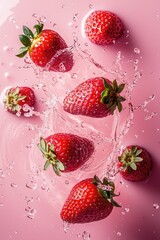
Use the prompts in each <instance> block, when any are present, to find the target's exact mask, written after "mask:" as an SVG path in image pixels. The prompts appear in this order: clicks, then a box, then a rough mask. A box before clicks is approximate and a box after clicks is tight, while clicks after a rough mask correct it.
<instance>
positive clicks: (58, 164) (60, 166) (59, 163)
mask: <svg viewBox="0 0 160 240" xmlns="http://www.w3.org/2000/svg"><path fill="white" fill-rule="evenodd" d="M56 166H57V168H58V169H59V170H60V171H64V170H65V167H64V164H63V163H62V162H61V161H57V162H56Z"/></svg>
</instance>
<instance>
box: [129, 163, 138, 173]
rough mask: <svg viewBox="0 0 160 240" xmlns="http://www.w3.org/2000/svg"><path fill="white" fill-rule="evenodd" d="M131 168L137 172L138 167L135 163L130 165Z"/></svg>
mask: <svg viewBox="0 0 160 240" xmlns="http://www.w3.org/2000/svg"><path fill="white" fill-rule="evenodd" d="M130 167H131V168H132V169H133V170H135V171H136V170H137V165H136V164H135V163H134V162H132V163H131V164H130Z"/></svg>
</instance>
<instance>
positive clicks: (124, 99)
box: [118, 96, 126, 102]
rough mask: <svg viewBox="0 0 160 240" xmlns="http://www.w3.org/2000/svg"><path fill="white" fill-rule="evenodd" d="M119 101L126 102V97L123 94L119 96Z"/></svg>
mask: <svg viewBox="0 0 160 240" xmlns="http://www.w3.org/2000/svg"><path fill="white" fill-rule="evenodd" d="M118 101H120V102H124V101H126V98H124V97H122V96H118Z"/></svg>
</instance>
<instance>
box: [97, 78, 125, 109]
mask: <svg viewBox="0 0 160 240" xmlns="http://www.w3.org/2000/svg"><path fill="white" fill-rule="evenodd" d="M102 80H103V83H104V87H105V89H104V91H102V93H101V103H104V104H105V105H106V108H107V109H108V111H109V112H110V114H113V113H114V111H115V109H116V108H118V111H119V112H121V111H122V103H121V102H124V101H125V100H126V99H125V98H124V97H122V96H121V95H120V93H121V92H122V91H123V89H124V87H125V84H123V83H121V84H120V85H118V84H117V81H116V80H114V81H113V82H112V83H108V82H107V81H106V79H105V78H102Z"/></svg>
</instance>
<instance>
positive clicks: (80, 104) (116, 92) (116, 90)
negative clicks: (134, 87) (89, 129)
mask: <svg viewBox="0 0 160 240" xmlns="http://www.w3.org/2000/svg"><path fill="white" fill-rule="evenodd" d="M123 89H124V84H120V85H119V86H118V85H117V82H116V80H114V81H113V82H111V81H109V80H108V79H105V78H102V77H96V78H90V79H88V80H86V81H85V82H83V83H81V84H80V85H79V86H77V87H76V88H75V89H74V90H72V91H71V92H70V93H69V94H68V96H67V97H66V98H65V99H64V105H63V108H64V110H65V111H67V112H69V113H71V114H75V115H84V116H89V117H95V118H102V117H106V116H108V115H110V114H113V113H114V110H115V109H116V107H118V110H119V111H121V110H122V104H121V102H123V101H125V98H123V97H121V96H120V93H121V92H122V91H123Z"/></svg>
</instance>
